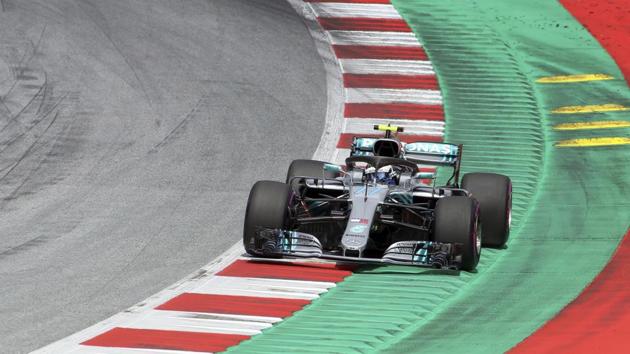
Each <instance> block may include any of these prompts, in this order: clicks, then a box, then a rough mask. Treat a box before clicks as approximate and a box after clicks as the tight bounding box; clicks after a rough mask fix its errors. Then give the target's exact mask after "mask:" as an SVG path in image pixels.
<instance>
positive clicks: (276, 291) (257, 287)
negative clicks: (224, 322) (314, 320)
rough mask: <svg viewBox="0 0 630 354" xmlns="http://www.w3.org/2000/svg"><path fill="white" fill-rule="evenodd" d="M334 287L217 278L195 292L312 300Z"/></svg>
mask: <svg viewBox="0 0 630 354" xmlns="http://www.w3.org/2000/svg"><path fill="white" fill-rule="evenodd" d="M334 286H335V284H334V283H328V282H310V281H299V280H282V279H260V278H240V277H224V276H215V277H212V278H211V279H208V281H207V282H205V283H204V284H202V285H201V286H199V287H197V288H195V290H194V292H195V293H202V294H222V295H240V296H258V297H277V298H287V299H305V300H312V299H315V298H318V297H319V294H321V293H324V292H326V291H327V290H328V289H329V288H331V287H334Z"/></svg>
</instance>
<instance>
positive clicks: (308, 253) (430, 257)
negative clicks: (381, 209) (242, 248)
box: [247, 228, 462, 270]
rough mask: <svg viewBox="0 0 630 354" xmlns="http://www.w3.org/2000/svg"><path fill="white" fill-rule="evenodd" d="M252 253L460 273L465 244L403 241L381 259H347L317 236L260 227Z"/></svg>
mask: <svg viewBox="0 0 630 354" xmlns="http://www.w3.org/2000/svg"><path fill="white" fill-rule="evenodd" d="M247 248H248V251H251V252H250V253H253V254H257V255H261V256H263V257H266V258H282V257H295V258H322V259H331V260H337V261H345V262H353V263H377V264H397V265H408V266H419V267H431V268H437V269H452V270H457V269H459V266H460V264H461V259H462V245H461V244H459V243H442V242H432V241H400V242H395V243H393V244H392V245H390V246H389V247H388V248H387V249H386V250H385V252H384V253H383V257H382V258H368V257H348V256H342V255H340V254H335V253H328V252H324V251H323V250H322V245H321V243H320V242H319V240H318V239H317V237H315V236H313V235H310V234H307V233H303V232H297V231H288V230H282V229H266V228H260V229H258V230H257V232H256V237H255V238H254V240H253V242H252V244H250V245H247Z"/></svg>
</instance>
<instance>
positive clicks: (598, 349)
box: [509, 229, 630, 353]
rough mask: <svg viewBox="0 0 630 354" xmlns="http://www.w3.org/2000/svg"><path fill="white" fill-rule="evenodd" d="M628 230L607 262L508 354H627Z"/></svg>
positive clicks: (629, 339) (629, 340)
mask: <svg viewBox="0 0 630 354" xmlns="http://www.w3.org/2000/svg"><path fill="white" fill-rule="evenodd" d="M628 269H630V229H628V231H627V233H626V235H625V236H624V238H623V240H621V243H620V244H619V246H618V248H617V251H616V252H615V254H614V255H613V257H612V258H611V260H610V262H609V263H608V264H607V265H606V267H604V269H602V271H601V272H600V273H599V274H598V275H597V277H595V279H594V280H593V282H592V283H591V284H590V285H589V286H587V287H586V289H584V291H583V292H582V293H581V294H580V295H579V296H578V297H577V298H576V299H575V300H573V301H572V302H571V303H569V304H568V305H567V307H565V308H564V309H563V310H562V311H560V313H558V314H557V315H556V317H554V318H552V319H551V320H550V321H549V322H547V323H546V324H545V325H544V326H542V327H540V328H539V329H538V330H537V331H536V332H534V334H532V335H531V336H530V337H528V338H527V339H525V340H524V341H523V342H521V343H520V344H518V345H517V346H516V347H514V348H513V349H512V350H510V352H509V353H627V352H628V348H630V305H629V304H628V299H630V272H629V271H628Z"/></svg>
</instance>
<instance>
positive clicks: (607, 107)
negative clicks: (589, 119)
mask: <svg viewBox="0 0 630 354" xmlns="http://www.w3.org/2000/svg"><path fill="white" fill-rule="evenodd" d="M627 110H630V107H626V106H622V105H620V104H612V103H609V104H594V105H587V106H565V107H558V108H556V109H554V110H553V111H551V113H558V114H572V113H598V112H614V111H627Z"/></svg>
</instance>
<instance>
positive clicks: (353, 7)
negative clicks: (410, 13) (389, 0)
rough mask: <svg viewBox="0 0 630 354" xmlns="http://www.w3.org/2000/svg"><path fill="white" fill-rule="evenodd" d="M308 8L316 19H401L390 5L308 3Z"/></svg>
mask: <svg viewBox="0 0 630 354" xmlns="http://www.w3.org/2000/svg"><path fill="white" fill-rule="evenodd" d="M310 6H311V8H312V9H313V11H314V12H315V15H317V17H363V18H387V19H392V18H394V19H402V17H401V16H400V14H399V13H398V11H396V9H395V8H394V7H393V6H392V5H385V4H344V3H310Z"/></svg>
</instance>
